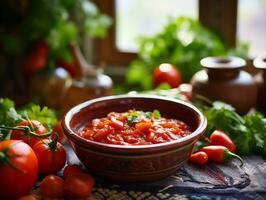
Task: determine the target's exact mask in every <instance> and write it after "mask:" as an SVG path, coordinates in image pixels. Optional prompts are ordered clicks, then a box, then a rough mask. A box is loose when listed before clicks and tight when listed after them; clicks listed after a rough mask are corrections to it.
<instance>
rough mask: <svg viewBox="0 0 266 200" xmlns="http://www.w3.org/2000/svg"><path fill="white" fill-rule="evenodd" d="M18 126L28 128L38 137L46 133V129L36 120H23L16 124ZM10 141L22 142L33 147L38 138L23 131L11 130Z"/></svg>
mask: <svg viewBox="0 0 266 200" xmlns="http://www.w3.org/2000/svg"><path fill="white" fill-rule="evenodd" d="M18 126H28V127H30V129H32V131H33V132H34V133H36V134H38V135H41V134H45V133H47V130H46V128H45V127H44V126H43V125H42V123H41V122H39V121H37V120H24V121H22V122H20V123H19V124H18ZM11 139H14V140H23V141H24V142H26V143H27V144H29V145H30V146H31V147H33V146H34V144H35V143H37V142H38V141H39V140H41V139H40V138H37V137H34V136H31V135H27V134H25V133H24V132H23V131H18V130H13V131H12V133H11Z"/></svg>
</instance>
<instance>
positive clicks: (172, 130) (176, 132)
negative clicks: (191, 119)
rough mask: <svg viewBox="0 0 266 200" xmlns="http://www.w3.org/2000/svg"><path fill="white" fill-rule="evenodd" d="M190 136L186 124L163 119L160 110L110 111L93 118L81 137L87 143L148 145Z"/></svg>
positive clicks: (81, 133)
mask: <svg viewBox="0 0 266 200" xmlns="http://www.w3.org/2000/svg"><path fill="white" fill-rule="evenodd" d="M190 133H191V129H190V127H189V126H188V125H187V124H186V123H184V122H183V121H180V120H177V119H167V118H164V117H161V115H160V112H159V111H158V110H154V111H153V112H143V111H136V110H129V111H127V112H123V113H117V112H111V113H109V114H108V115H107V116H106V117H103V118H99V119H93V120H92V121H91V122H89V123H88V124H87V125H86V126H85V128H84V129H82V130H81V131H80V135H81V136H82V137H84V138H86V139H88V140H92V141H97V142H102V143H107V144H118V145H148V144H158V143H163V142H168V141H172V140H177V139H179V138H181V137H184V136H186V135H189V134H190Z"/></svg>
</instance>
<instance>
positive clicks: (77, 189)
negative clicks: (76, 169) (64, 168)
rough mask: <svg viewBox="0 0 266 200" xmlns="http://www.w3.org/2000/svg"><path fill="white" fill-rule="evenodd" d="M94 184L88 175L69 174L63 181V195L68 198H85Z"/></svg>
mask: <svg viewBox="0 0 266 200" xmlns="http://www.w3.org/2000/svg"><path fill="white" fill-rule="evenodd" d="M94 184H95V181H94V179H93V177H92V176H90V175H89V174H86V173H76V174H71V175H69V176H67V177H66V180H65V184H64V191H65V195H66V196H67V197H70V198H86V197H88V196H89V195H90V194H91V191H92V189H93V187H94Z"/></svg>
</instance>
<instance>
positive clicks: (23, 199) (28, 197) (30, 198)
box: [17, 195, 37, 200]
mask: <svg viewBox="0 0 266 200" xmlns="http://www.w3.org/2000/svg"><path fill="white" fill-rule="evenodd" d="M17 200H37V198H36V197H35V196H34V195H26V196H22V197H19V198H18V199H17Z"/></svg>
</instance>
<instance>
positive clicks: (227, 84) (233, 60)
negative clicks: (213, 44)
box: [191, 57, 257, 114]
mask: <svg viewBox="0 0 266 200" xmlns="http://www.w3.org/2000/svg"><path fill="white" fill-rule="evenodd" d="M200 64H201V65H202V67H203V68H204V69H203V70H201V71H199V72H197V73H196V74H195V75H194V76H193V77H192V79H191V84H192V86H193V91H192V92H193V99H195V98H197V96H203V97H205V98H207V99H209V100H211V101H216V100H219V101H223V102H226V103H228V104H231V105H232V106H233V107H235V108H236V111H237V112H238V113H240V114H245V113H247V112H248V111H249V110H250V109H251V108H252V107H255V105H256V98H257V86H256V84H255V82H254V80H253V78H252V76H251V75H250V74H249V73H247V72H245V71H244V70H243V68H244V66H245V65H246V62H245V60H243V59H241V58H238V57H206V58H203V59H202V60H201V61H200Z"/></svg>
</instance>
